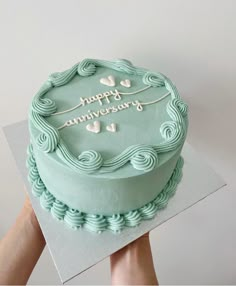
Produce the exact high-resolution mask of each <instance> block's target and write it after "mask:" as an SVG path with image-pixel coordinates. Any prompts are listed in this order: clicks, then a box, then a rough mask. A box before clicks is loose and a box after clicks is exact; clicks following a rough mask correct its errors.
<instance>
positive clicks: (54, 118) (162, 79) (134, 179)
mask: <svg viewBox="0 0 236 286" xmlns="http://www.w3.org/2000/svg"><path fill="white" fill-rule="evenodd" d="M187 126H188V119H187V105H186V104H185V103H184V101H183V100H182V99H181V98H180V96H179V94H178V91H177V89H176V87H175V86H174V85H173V83H172V82H171V81H170V80H169V79H168V78H167V77H166V76H164V75H163V74H161V73H156V72H151V71H148V70H146V69H144V68H138V67H135V66H133V64H132V63H131V62H129V61H127V60H115V61H104V60H94V59H85V60H83V61H81V62H80V63H78V64H76V65H74V66H73V67H72V68H70V69H68V70H66V71H64V72H57V73H53V74H51V75H50V76H49V77H48V79H47V81H46V82H45V83H44V84H43V85H42V87H41V89H40V90H39V92H38V93H37V94H36V95H35V96H34V98H33V100H32V104H31V107H30V110H29V131H30V144H29V148H28V159H27V166H28V169H29V180H30V182H31V184H32V192H33V194H34V195H35V196H36V197H39V201H40V204H41V206H42V207H43V208H44V209H46V210H48V211H50V212H51V214H52V216H53V217H54V218H56V219H58V220H63V221H64V222H65V224H67V225H69V226H71V227H72V228H75V229H77V228H80V227H84V228H86V229H89V230H92V231H97V232H100V231H104V230H112V231H114V232H117V231H120V230H122V229H123V228H124V227H132V226H137V225H139V224H140V222H141V221H142V220H145V219H150V218H153V217H154V216H155V215H156V213H157V211H158V210H159V209H160V208H162V207H164V206H166V204H167V202H168V199H169V198H170V197H171V196H172V195H173V194H174V192H175V190H176V187H177V184H178V182H179V181H180V180H181V175H182V166H183V159H182V158H181V155H180V154H181V150H182V147H183V144H184V141H185V138H186V134H187Z"/></svg>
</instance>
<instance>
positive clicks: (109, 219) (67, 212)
mask: <svg viewBox="0 0 236 286" xmlns="http://www.w3.org/2000/svg"><path fill="white" fill-rule="evenodd" d="M27 153H28V157H27V168H28V180H29V182H30V183H31V187H32V193H33V195H34V196H35V197H38V198H39V199H40V204H41V206H42V208H43V209H45V210H47V211H48V212H51V214H52V216H53V217H54V218H56V219H57V220H61V221H64V222H65V224H66V225H68V226H69V227H70V228H72V229H74V230H77V229H80V228H85V229H87V230H89V231H93V232H97V233H101V232H102V231H105V230H110V231H112V232H114V233H117V232H120V231H121V230H122V229H123V228H125V227H135V226H138V225H139V224H140V223H141V221H142V220H148V219H152V218H154V217H155V216H156V214H157V212H158V210H160V209H162V208H164V207H166V205H167V204H168V201H169V199H170V198H171V197H172V196H173V195H174V194H175V192H176V189H177V185H178V183H179V182H180V181H181V178H182V169H183V164H184V160H183V158H182V157H181V156H180V157H179V159H178V161H177V163H176V167H175V169H174V171H173V173H172V175H171V177H170V179H169V181H168V182H167V184H166V185H165V187H164V189H163V190H162V191H161V193H159V194H158V195H157V197H156V198H155V199H154V200H152V201H151V202H149V203H147V204H145V205H144V206H142V207H140V208H138V209H135V210H132V211H129V212H127V213H125V214H113V215H111V216H105V215H98V214H89V213H84V212H81V211H80V210H77V209H73V208H70V207H69V206H68V205H66V204H64V203H63V202H61V201H60V200H58V199H57V198H55V197H54V196H53V195H52V194H51V193H50V191H49V190H47V188H46V186H45V185H44V183H43V181H42V180H41V178H40V175H39V172H38V168H37V165H36V161H35V157H34V153H33V147H32V145H31V144H30V145H29V147H28V152H27Z"/></svg>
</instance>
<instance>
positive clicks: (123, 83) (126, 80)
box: [120, 79, 131, 87]
mask: <svg viewBox="0 0 236 286" xmlns="http://www.w3.org/2000/svg"><path fill="white" fill-rule="evenodd" d="M120 84H121V85H123V86H125V87H131V82H130V80H129V79H125V80H122V81H121V82H120Z"/></svg>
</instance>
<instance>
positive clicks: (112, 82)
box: [100, 75, 116, 86]
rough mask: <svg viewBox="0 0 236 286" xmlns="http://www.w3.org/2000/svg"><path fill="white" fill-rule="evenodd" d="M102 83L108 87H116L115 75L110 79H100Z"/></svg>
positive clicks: (110, 76) (109, 77)
mask: <svg viewBox="0 0 236 286" xmlns="http://www.w3.org/2000/svg"><path fill="white" fill-rule="evenodd" d="M100 83H102V84H105V85H108V86H115V85H116V83H115V78H114V76H113V75H109V76H108V77H103V78H101V79H100Z"/></svg>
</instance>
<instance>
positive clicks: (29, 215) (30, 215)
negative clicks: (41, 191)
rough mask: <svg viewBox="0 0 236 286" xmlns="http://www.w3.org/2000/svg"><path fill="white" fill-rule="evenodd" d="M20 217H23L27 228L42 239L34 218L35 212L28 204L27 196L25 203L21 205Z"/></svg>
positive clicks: (29, 203)
mask: <svg viewBox="0 0 236 286" xmlns="http://www.w3.org/2000/svg"><path fill="white" fill-rule="evenodd" d="M22 215H23V216H24V217H25V220H26V222H27V223H28V227H30V228H33V229H34V230H35V231H37V232H38V233H39V234H40V235H41V236H42V238H43V235H42V231H41V228H40V226H39V223H38V220H37V218H36V215H35V212H34V210H33V207H32V205H31V202H30V199H29V197H28V195H27V196H26V199H25V202H24V205H23V209H22ZM43 239H44V238H43Z"/></svg>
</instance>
